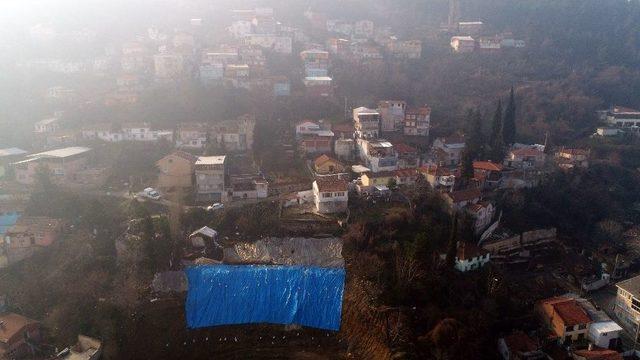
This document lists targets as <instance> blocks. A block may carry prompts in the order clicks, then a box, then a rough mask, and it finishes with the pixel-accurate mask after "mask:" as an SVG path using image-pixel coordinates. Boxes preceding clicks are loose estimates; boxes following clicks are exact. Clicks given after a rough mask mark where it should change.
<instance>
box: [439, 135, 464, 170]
mask: <svg viewBox="0 0 640 360" xmlns="http://www.w3.org/2000/svg"><path fill="white" fill-rule="evenodd" d="M464 148H465V142H464V138H463V137H462V136H456V135H454V136H449V137H443V138H437V139H436V140H435V141H434V142H433V150H434V156H435V159H434V161H435V162H436V163H437V164H436V165H440V166H454V165H458V164H459V163H460V159H461V157H462V152H463V151H464Z"/></svg>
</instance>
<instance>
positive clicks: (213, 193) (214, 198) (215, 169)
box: [194, 155, 227, 203]
mask: <svg viewBox="0 0 640 360" xmlns="http://www.w3.org/2000/svg"><path fill="white" fill-rule="evenodd" d="M226 158H227V157H226V156H224V155H222V156H200V157H198V159H197V160H196V162H195V166H194V172H195V177H196V200H197V201H199V202H211V203H214V202H224V201H226V200H227V199H226V178H227V163H226Z"/></svg>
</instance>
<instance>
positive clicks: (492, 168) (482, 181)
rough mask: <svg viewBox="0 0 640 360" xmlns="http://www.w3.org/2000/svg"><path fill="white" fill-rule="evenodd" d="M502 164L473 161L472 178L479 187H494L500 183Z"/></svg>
mask: <svg viewBox="0 0 640 360" xmlns="http://www.w3.org/2000/svg"><path fill="white" fill-rule="evenodd" d="M502 170H504V166H502V164H498V163H494V162H491V161H474V162H473V178H474V179H475V180H476V181H477V182H478V184H479V185H480V187H481V188H488V189H495V188H497V187H499V186H500V184H501V183H502V178H503V176H502Z"/></svg>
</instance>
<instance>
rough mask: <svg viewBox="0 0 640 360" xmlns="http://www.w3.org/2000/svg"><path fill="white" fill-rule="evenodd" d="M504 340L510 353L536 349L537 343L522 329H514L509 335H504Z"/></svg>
mask: <svg viewBox="0 0 640 360" xmlns="http://www.w3.org/2000/svg"><path fill="white" fill-rule="evenodd" d="M504 342H505V343H506V344H507V347H509V351H510V352H511V353H516V352H530V351H536V350H538V344H536V342H535V341H533V339H531V338H530V337H529V336H528V335H527V334H525V333H523V332H522V331H515V332H513V333H512V334H511V335H508V336H505V338H504Z"/></svg>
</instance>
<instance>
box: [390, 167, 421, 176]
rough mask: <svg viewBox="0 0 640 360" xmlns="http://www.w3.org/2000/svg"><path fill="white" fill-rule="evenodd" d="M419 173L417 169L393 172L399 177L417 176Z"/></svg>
mask: <svg viewBox="0 0 640 360" xmlns="http://www.w3.org/2000/svg"><path fill="white" fill-rule="evenodd" d="M417 173H418V172H417V170H416V169H399V170H396V171H394V172H393V174H394V175H395V176H398V177H409V176H415V175H417Z"/></svg>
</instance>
